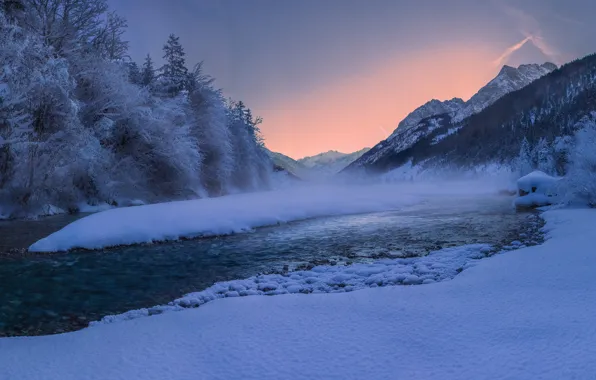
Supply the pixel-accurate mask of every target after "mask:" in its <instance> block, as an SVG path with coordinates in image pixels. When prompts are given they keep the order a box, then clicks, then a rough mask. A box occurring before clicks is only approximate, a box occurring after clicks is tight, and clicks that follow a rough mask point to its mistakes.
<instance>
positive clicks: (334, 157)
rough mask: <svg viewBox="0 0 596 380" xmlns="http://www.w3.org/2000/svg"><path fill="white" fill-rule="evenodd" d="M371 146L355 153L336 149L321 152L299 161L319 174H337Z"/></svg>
mask: <svg viewBox="0 0 596 380" xmlns="http://www.w3.org/2000/svg"><path fill="white" fill-rule="evenodd" d="M368 150H369V148H364V149H361V150H359V151H357V152H353V153H341V152H338V151H335V150H330V151H328V152H324V153H319V154H317V155H315V156H310V157H304V158H301V159H299V160H298V163H300V164H301V165H303V166H304V167H306V168H308V169H310V170H311V171H313V172H316V173H317V174H319V175H331V174H337V173H339V172H340V171H341V170H342V169H344V168H345V167H346V166H348V165H349V164H351V163H352V162H354V161H355V160H357V159H359V158H360V157H361V156H362V155H363V154H364V153H366V152H367V151H368Z"/></svg>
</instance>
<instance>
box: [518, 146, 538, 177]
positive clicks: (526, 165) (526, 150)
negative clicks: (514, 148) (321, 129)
mask: <svg viewBox="0 0 596 380" xmlns="http://www.w3.org/2000/svg"><path fill="white" fill-rule="evenodd" d="M533 161H534V160H533V159H532V150H531V149H530V143H529V142H528V139H527V138H525V137H524V139H523V140H522V143H521V147H520V149H519V157H518V162H519V165H518V166H519V171H520V173H519V174H520V176H523V175H526V174H528V173H530V172H531V171H532V170H534V162H533Z"/></svg>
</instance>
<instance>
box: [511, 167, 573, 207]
mask: <svg viewBox="0 0 596 380" xmlns="http://www.w3.org/2000/svg"><path fill="white" fill-rule="evenodd" d="M560 180H561V177H552V176H549V175H548V174H546V173H544V172H541V171H538V170H536V171H533V172H531V173H530V174H528V175H525V176H523V177H521V178H520V179H518V180H517V188H518V193H519V194H520V196H519V197H518V198H516V199H515V201H514V204H515V206H517V207H540V206H548V205H550V204H553V203H556V202H557V199H558V197H557V194H556V191H557V183H558V182H559V181H560ZM522 191H523V194H524V195H521V194H522V193H521V192H522Z"/></svg>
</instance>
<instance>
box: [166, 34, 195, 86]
mask: <svg viewBox="0 0 596 380" xmlns="http://www.w3.org/2000/svg"><path fill="white" fill-rule="evenodd" d="M163 51H164V56H163V58H164V60H165V62H166V63H165V64H164V65H163V67H162V68H161V70H160V71H161V76H160V82H161V85H162V90H163V93H164V94H165V95H167V96H172V97H173V96H176V95H178V94H179V93H180V91H182V90H184V89H185V88H186V85H187V83H188V78H189V75H188V69H187V68H186V60H185V58H184V56H185V53H184V48H182V45H181V44H180V37H177V36H176V35H174V34H170V37H169V38H168V41H167V42H166V44H165V45H164V47H163Z"/></svg>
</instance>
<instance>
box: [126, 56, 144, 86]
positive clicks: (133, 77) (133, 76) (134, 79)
mask: <svg viewBox="0 0 596 380" xmlns="http://www.w3.org/2000/svg"><path fill="white" fill-rule="evenodd" d="M141 79H142V78H141V70H140V69H139V65H137V63H136V62H134V61H133V62H129V63H128V80H129V82H130V83H132V84H136V85H139V86H140V85H141Z"/></svg>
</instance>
